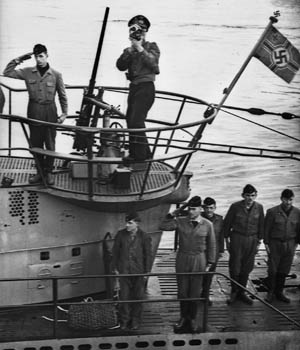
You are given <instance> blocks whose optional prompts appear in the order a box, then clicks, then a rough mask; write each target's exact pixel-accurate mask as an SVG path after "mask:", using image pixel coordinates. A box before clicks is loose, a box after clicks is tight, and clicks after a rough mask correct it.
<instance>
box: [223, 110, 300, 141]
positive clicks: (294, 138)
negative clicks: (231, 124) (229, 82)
mask: <svg viewBox="0 0 300 350" xmlns="http://www.w3.org/2000/svg"><path fill="white" fill-rule="evenodd" d="M220 110H221V111H222V112H224V113H227V114H230V115H232V116H234V117H237V118H240V119H242V120H245V121H247V122H249V123H252V124H255V125H257V126H260V127H262V128H264V129H267V130H270V131H273V132H275V133H277V134H279V135H283V136H285V137H288V138H290V139H292V140H296V141H299V142H300V139H298V138H296V137H294V136H291V135H288V134H286V133H284V132H281V131H278V130H275V129H272V128H270V127H268V126H265V125H262V124H260V123H257V122H254V121H253V120H250V119H247V118H244V117H241V116H240V115H237V114H235V113H232V112H229V111H225V110H224V109H222V108H220Z"/></svg>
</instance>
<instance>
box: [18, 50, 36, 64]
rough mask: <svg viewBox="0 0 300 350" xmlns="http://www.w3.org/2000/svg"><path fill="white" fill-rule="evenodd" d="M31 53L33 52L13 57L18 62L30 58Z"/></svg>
mask: <svg viewBox="0 0 300 350" xmlns="http://www.w3.org/2000/svg"><path fill="white" fill-rule="evenodd" d="M32 55H33V52H28V53H25V54H24V55H22V56H20V57H18V58H16V59H15V61H16V62H17V63H18V64H19V63H22V62H23V61H26V60H29V59H30V58H31V56H32Z"/></svg>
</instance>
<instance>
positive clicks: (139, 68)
mask: <svg viewBox="0 0 300 350" xmlns="http://www.w3.org/2000/svg"><path fill="white" fill-rule="evenodd" d="M128 27H129V41H130V44H131V45H130V46H129V47H127V48H126V49H125V50H124V51H123V53H122V55H121V56H120V57H119V58H118V60H117V63H116V66H117V68H118V69H119V70H120V71H127V73H126V77H127V79H128V80H129V81H130V85H129V94H128V100H127V103H128V105H127V112H126V120H127V127H128V128H131V129H143V128H145V120H146V118H147V113H148V111H149V110H150V108H151V106H152V105H153V102H154V99H155V86H154V81H155V75H156V74H159V67H158V62H159V56H160V50H159V48H158V46H157V44H156V43H155V42H148V41H146V33H147V32H148V29H149V27H150V22H149V20H148V19H147V18H146V17H145V16H142V15H137V16H135V17H133V18H132V19H131V20H130V21H129V22H128ZM149 158H151V151H150V148H149V145H148V140H147V137H146V133H145V132H144V131H141V132H131V133H130V135H129V156H128V157H127V158H126V159H124V160H126V161H128V162H130V161H134V160H138V161H141V160H145V159H149Z"/></svg>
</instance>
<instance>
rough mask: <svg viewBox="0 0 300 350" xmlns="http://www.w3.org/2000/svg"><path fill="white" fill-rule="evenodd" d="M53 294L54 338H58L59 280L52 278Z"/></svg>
mask: <svg viewBox="0 0 300 350" xmlns="http://www.w3.org/2000/svg"><path fill="white" fill-rule="evenodd" d="M52 293H53V320H54V322H53V338H54V339H55V338H57V316H58V312H57V300H58V298H57V294H58V293H57V278H52Z"/></svg>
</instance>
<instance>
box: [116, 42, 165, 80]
mask: <svg viewBox="0 0 300 350" xmlns="http://www.w3.org/2000/svg"><path fill="white" fill-rule="evenodd" d="M143 47H144V50H143V51H142V52H138V51H136V50H134V51H133V52H130V51H129V50H128V48H126V49H125V50H124V51H123V53H122V55H121V56H120V57H119V58H118V60H117V63H116V65H117V68H118V69H119V70H120V71H125V70H128V74H127V78H128V79H129V80H130V81H131V82H132V83H133V84H138V83H140V82H146V81H154V80H155V75H156V74H159V67H158V61H159V56H160V51H159V48H158V46H157V44H156V43H154V42H153V43H150V42H148V41H145V42H144V43H143Z"/></svg>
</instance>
